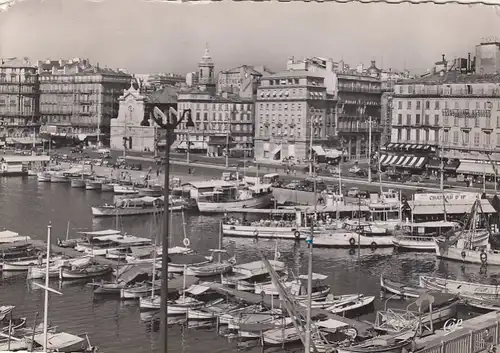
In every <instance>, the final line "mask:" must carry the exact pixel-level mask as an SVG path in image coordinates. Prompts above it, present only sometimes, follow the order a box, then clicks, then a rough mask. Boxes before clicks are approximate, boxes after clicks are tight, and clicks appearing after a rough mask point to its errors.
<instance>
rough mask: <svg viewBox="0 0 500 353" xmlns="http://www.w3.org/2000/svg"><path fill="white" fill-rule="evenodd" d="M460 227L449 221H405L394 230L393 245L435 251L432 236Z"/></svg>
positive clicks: (456, 223) (411, 249)
mask: <svg viewBox="0 0 500 353" xmlns="http://www.w3.org/2000/svg"><path fill="white" fill-rule="evenodd" d="M460 228H461V227H460V224H459V223H458V222H449V221H435V222H420V223H406V224H403V225H402V226H401V229H400V230H396V234H395V237H394V240H393V243H394V247H395V248H397V249H399V250H409V251H435V243H434V237H439V236H442V235H446V234H448V233H449V232H450V231H453V230H459V229H460ZM483 240H484V239H480V240H479V241H480V242H481V241H483Z"/></svg>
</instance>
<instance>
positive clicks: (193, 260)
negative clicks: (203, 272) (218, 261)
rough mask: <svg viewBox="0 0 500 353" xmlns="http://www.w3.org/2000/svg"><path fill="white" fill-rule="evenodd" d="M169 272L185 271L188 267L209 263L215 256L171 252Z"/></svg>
mask: <svg viewBox="0 0 500 353" xmlns="http://www.w3.org/2000/svg"><path fill="white" fill-rule="evenodd" d="M169 259H170V261H169V263H168V272H171V273H183V272H184V269H185V268H186V267H199V266H205V265H208V264H209V263H211V262H212V261H213V256H202V255H198V254H169Z"/></svg>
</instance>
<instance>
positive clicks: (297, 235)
mask: <svg viewBox="0 0 500 353" xmlns="http://www.w3.org/2000/svg"><path fill="white" fill-rule="evenodd" d="M293 235H294V236H295V239H299V238H300V232H299V231H298V230H296V231H295V233H293Z"/></svg>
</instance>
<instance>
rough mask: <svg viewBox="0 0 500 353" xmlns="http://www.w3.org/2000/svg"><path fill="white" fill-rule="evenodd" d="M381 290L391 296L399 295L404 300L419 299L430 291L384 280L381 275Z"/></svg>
mask: <svg viewBox="0 0 500 353" xmlns="http://www.w3.org/2000/svg"><path fill="white" fill-rule="evenodd" d="M380 288H381V289H382V290H383V291H386V292H388V293H391V294H396V295H399V296H401V297H403V298H418V297H420V296H421V295H422V294H424V293H427V292H428V291H429V290H427V289H425V288H420V287H411V286H408V285H405V284H403V283H400V282H396V281H393V280H391V279H388V278H384V276H383V275H380Z"/></svg>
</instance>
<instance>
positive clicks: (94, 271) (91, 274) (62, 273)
mask: <svg viewBox="0 0 500 353" xmlns="http://www.w3.org/2000/svg"><path fill="white" fill-rule="evenodd" d="M111 272H113V269H112V268H111V266H109V265H87V266H82V267H76V266H71V268H66V267H60V268H59V279H60V280H76V279H89V278H95V277H100V276H106V275H108V274H110V273H111Z"/></svg>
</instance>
